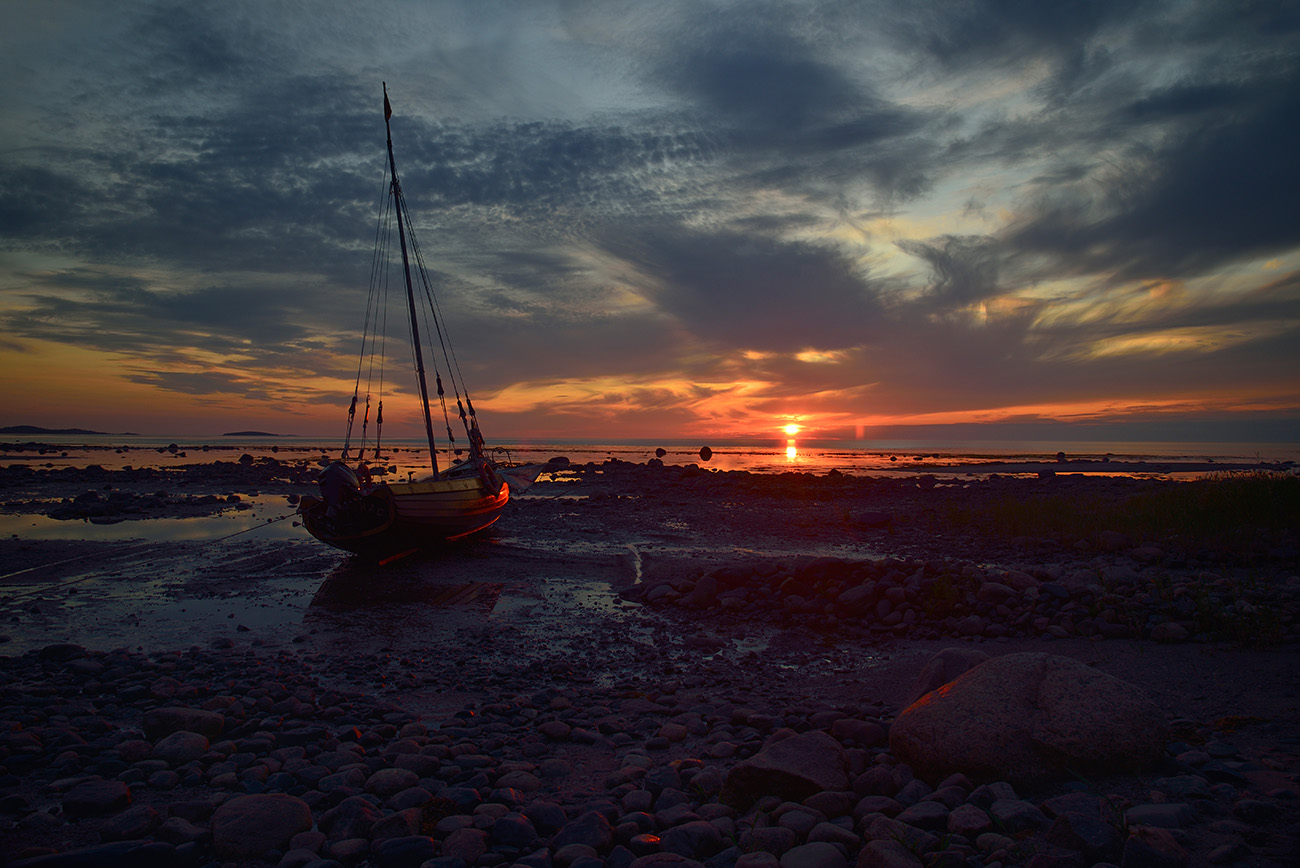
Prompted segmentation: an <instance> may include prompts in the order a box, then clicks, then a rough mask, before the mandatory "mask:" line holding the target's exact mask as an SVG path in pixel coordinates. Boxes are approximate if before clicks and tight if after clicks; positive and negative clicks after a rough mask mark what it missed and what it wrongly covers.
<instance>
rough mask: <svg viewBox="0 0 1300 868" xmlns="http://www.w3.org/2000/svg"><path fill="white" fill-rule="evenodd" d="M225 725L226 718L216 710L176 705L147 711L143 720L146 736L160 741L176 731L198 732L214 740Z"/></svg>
mask: <svg viewBox="0 0 1300 868" xmlns="http://www.w3.org/2000/svg"><path fill="white" fill-rule="evenodd" d="M225 725H226V718H225V717H223V716H222V715H220V714H218V713H217V712H215V711H203V710H202V709H198V708H181V707H175V706H168V707H166V708H155V709H152V710H150V711H146V712H145V715H144V720H143V721H142V722H141V726H142V727H143V729H144V737H145V738H147V739H148V740H149V741H158V739H160V738H163V737H165V736H168V735H171V734H172V733H174V732H197V733H198V734H199V735H202V736H205V737H206V738H207V739H208V740H212V739H214V738H216V737H217V736H219V735H221V731H222V729H224V728H225Z"/></svg>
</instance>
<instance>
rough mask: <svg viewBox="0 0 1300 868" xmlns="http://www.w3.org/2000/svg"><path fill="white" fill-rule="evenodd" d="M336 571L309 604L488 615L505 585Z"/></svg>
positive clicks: (343, 608)
mask: <svg viewBox="0 0 1300 868" xmlns="http://www.w3.org/2000/svg"><path fill="white" fill-rule="evenodd" d="M351 578H352V577H340V576H339V574H338V573H337V572H336V573H335V574H334V575H332V576H330V577H329V578H328V579H326V580H325V581H324V582H323V583H322V584H321V586H320V590H318V591H317V592H316V596H315V597H313V598H312V601H311V605H312V606H314V607H319V608H322V609H328V610H330V611H333V612H343V611H347V610H350V609H358V608H366V607H371V606H392V605H400V604H404V603H418V604H419V605H421V606H427V607H430V608H437V607H444V608H450V607H454V606H461V607H472V608H476V609H485V610H486V611H488V612H491V611H492V609H493V608H494V607H495V606H496V603H497V600H498V599H499V598H500V596H501V591H502V590H503V589H504V588H505V585H504V584H501V583H498V582H464V583H461V584H458V585H442V584H432V583H430V584H425V583H418V582H389V581H382V580H381V581H369V582H356V581H351Z"/></svg>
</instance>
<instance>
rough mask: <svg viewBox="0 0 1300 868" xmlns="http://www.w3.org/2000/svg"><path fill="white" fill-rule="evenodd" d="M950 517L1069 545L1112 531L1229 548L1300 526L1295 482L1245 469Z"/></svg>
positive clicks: (1002, 502)
mask: <svg viewBox="0 0 1300 868" xmlns="http://www.w3.org/2000/svg"><path fill="white" fill-rule="evenodd" d="M947 518H948V520H949V521H951V522H952V523H954V524H956V525H961V526H967V527H979V528H980V529H982V530H986V531H989V532H992V533H996V534H1000V535H1003V536H1039V537H1054V538H1057V539H1061V540H1069V539H1087V538H1092V537H1095V536H1096V535H1097V534H1099V533H1100V532H1102V531H1105V530H1115V531H1120V532H1122V533H1125V534H1127V535H1129V536H1130V537H1134V538H1167V537H1173V536H1179V537H1189V538H1195V539H1198V540H1200V541H1202V542H1208V543H1218V544H1224V543H1234V542H1241V541H1243V540H1246V539H1248V538H1250V537H1253V536H1254V535H1255V534H1256V532H1258V531H1260V530H1283V529H1287V530H1289V529H1291V528H1295V527H1298V526H1300V477H1297V476H1293V475H1291V474H1286V473H1277V472H1272V471H1242V472H1229V473H1221V474H1216V475H1214V476H1211V477H1207V478H1205V479H1198V480H1194V481H1191V482H1182V483H1173V484H1168V485H1163V486H1161V487H1160V488H1158V489H1157V490H1154V491H1148V492H1144V493H1141V494H1135V495H1132V496H1129V497H1126V498H1115V497H1105V496H1103V495H1087V494H1079V493H1072V494H1070V495H1068V496H1067V495H1045V496H1042V497H1028V498H1023V497H1006V498H1002V499H999V500H996V501H993V502H991V503H988V504H986V505H981V506H977V507H968V508H954V509H952V510H950V513H949V515H948V516H947Z"/></svg>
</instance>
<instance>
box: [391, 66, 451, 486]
mask: <svg viewBox="0 0 1300 868" xmlns="http://www.w3.org/2000/svg"><path fill="white" fill-rule="evenodd" d="M392 116H393V107H392V106H391V105H389V103H388V82H384V129H385V131H387V133H388V168H389V171H390V172H391V173H392V176H393V199H394V201H395V203H396V206H397V207H396V208H394V209H393V210H394V211H396V212H397V238H398V240H399V241H401V243H402V271H403V273H404V275H405V276H406V307H407V310H408V311H410V314H411V341H412V343H413V344H414V345H415V372H416V374H417V375H418V376H419V380H420V404H421V406H423V407H424V433H425V435H426V436H427V437H428V438H429V461H430V463H431V464H432V466H433V475H434V476H437V475H438V445H437V443H435V442H434V439H433V416H432V415H430V413H429V387H428V385H427V384H426V383H425V381H424V351H423V350H421V349H420V325H419V322H418V321H417V318H416V315H415V289H414V288H413V287H412V286H411V260H410V259H409V258H408V256H407V253H406V226H405V224H404V223H403V221H402V210H403V208H402V206H403V202H402V185H401V183H400V182H399V181H398V180H397V161H396V160H394V159H393V128H392V125H391V124H390V122H389V118H391V117H392Z"/></svg>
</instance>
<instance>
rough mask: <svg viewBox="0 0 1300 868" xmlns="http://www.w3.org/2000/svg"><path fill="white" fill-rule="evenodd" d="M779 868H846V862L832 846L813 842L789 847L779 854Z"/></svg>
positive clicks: (842, 855) (836, 848)
mask: <svg viewBox="0 0 1300 868" xmlns="http://www.w3.org/2000/svg"><path fill="white" fill-rule="evenodd" d="M780 865H781V868H848V865H849V863H848V860H847V859H845V858H844V854H843V853H841V852H840V850H839V848H838V847H836V846H835V845H834V844H828V843H825V842H819V841H815V842H813V843H811V844H803V845H801V846H799V847H791V848H790V849H789V850H786V851H785V852H784V853H782V854H781V860H780Z"/></svg>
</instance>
